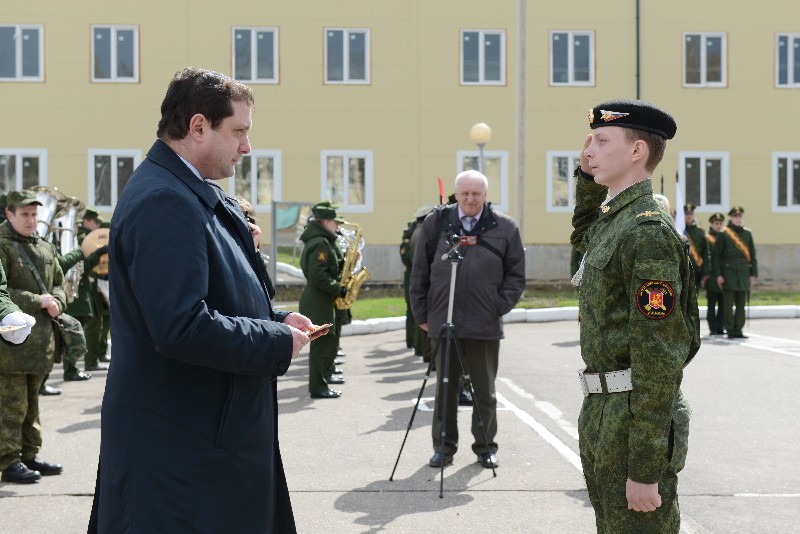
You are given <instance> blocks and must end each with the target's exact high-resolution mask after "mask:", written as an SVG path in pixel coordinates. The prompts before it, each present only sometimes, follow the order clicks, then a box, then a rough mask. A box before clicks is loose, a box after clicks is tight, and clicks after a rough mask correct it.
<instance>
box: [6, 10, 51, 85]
mask: <svg viewBox="0 0 800 534" xmlns="http://www.w3.org/2000/svg"><path fill="white" fill-rule="evenodd" d="M0 81H5V82H8V81H19V82H41V81H44V26H42V25H41V24H0Z"/></svg>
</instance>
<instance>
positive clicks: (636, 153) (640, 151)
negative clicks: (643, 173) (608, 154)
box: [631, 139, 650, 163]
mask: <svg viewBox="0 0 800 534" xmlns="http://www.w3.org/2000/svg"><path fill="white" fill-rule="evenodd" d="M649 155H650V147H649V146H648V145H647V143H645V142H644V140H642V139H637V140H636V141H635V142H634V143H633V151H632V152H631V161H641V160H644V162H645V163H646V162H647V157H648V156H649Z"/></svg>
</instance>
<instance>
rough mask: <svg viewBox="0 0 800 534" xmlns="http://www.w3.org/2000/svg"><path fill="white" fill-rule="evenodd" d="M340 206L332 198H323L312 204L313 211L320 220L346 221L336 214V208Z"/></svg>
mask: <svg viewBox="0 0 800 534" xmlns="http://www.w3.org/2000/svg"><path fill="white" fill-rule="evenodd" d="M338 207H339V205H338V204H334V203H333V202H331V201H330V200H322V201H320V202H317V203H316V204H314V205H313V206H311V213H313V214H314V218H315V219H316V220H318V221H322V220H325V219H332V220H334V221H336V222H340V223H341V222H344V219H342V218H341V217H339V216H338V215H336V209H337V208H338Z"/></svg>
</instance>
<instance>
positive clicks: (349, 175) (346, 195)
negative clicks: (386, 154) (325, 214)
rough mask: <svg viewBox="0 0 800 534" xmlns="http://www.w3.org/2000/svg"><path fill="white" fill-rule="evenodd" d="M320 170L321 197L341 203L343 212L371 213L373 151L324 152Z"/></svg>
mask: <svg viewBox="0 0 800 534" xmlns="http://www.w3.org/2000/svg"><path fill="white" fill-rule="evenodd" d="M321 167H322V195H321V196H322V198H324V199H328V200H331V201H332V202H334V203H335V204H339V205H340V206H341V209H342V210H343V211H351V212H362V213H363V212H370V211H372V186H373V174H372V151H371V150H349V151H343V150H325V151H323V152H322V161H321Z"/></svg>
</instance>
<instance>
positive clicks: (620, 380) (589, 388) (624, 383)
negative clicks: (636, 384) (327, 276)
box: [578, 369, 633, 397]
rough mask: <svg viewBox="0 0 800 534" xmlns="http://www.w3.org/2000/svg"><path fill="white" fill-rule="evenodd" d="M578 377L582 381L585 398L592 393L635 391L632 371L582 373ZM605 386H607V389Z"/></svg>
mask: <svg viewBox="0 0 800 534" xmlns="http://www.w3.org/2000/svg"><path fill="white" fill-rule="evenodd" d="M578 376H579V377H580V380H581V389H583V396H584V397H588V396H589V395H590V394H591V393H619V392H621V391H631V390H632V389H633V384H632V383H631V370H630V369H623V370H622V371H611V372H610V373H584V372H583V371H580V372H579V373H578ZM601 377H602V378H601ZM603 379H604V380H605V383H604V380H603ZM603 386H605V389H604V387H603Z"/></svg>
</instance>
